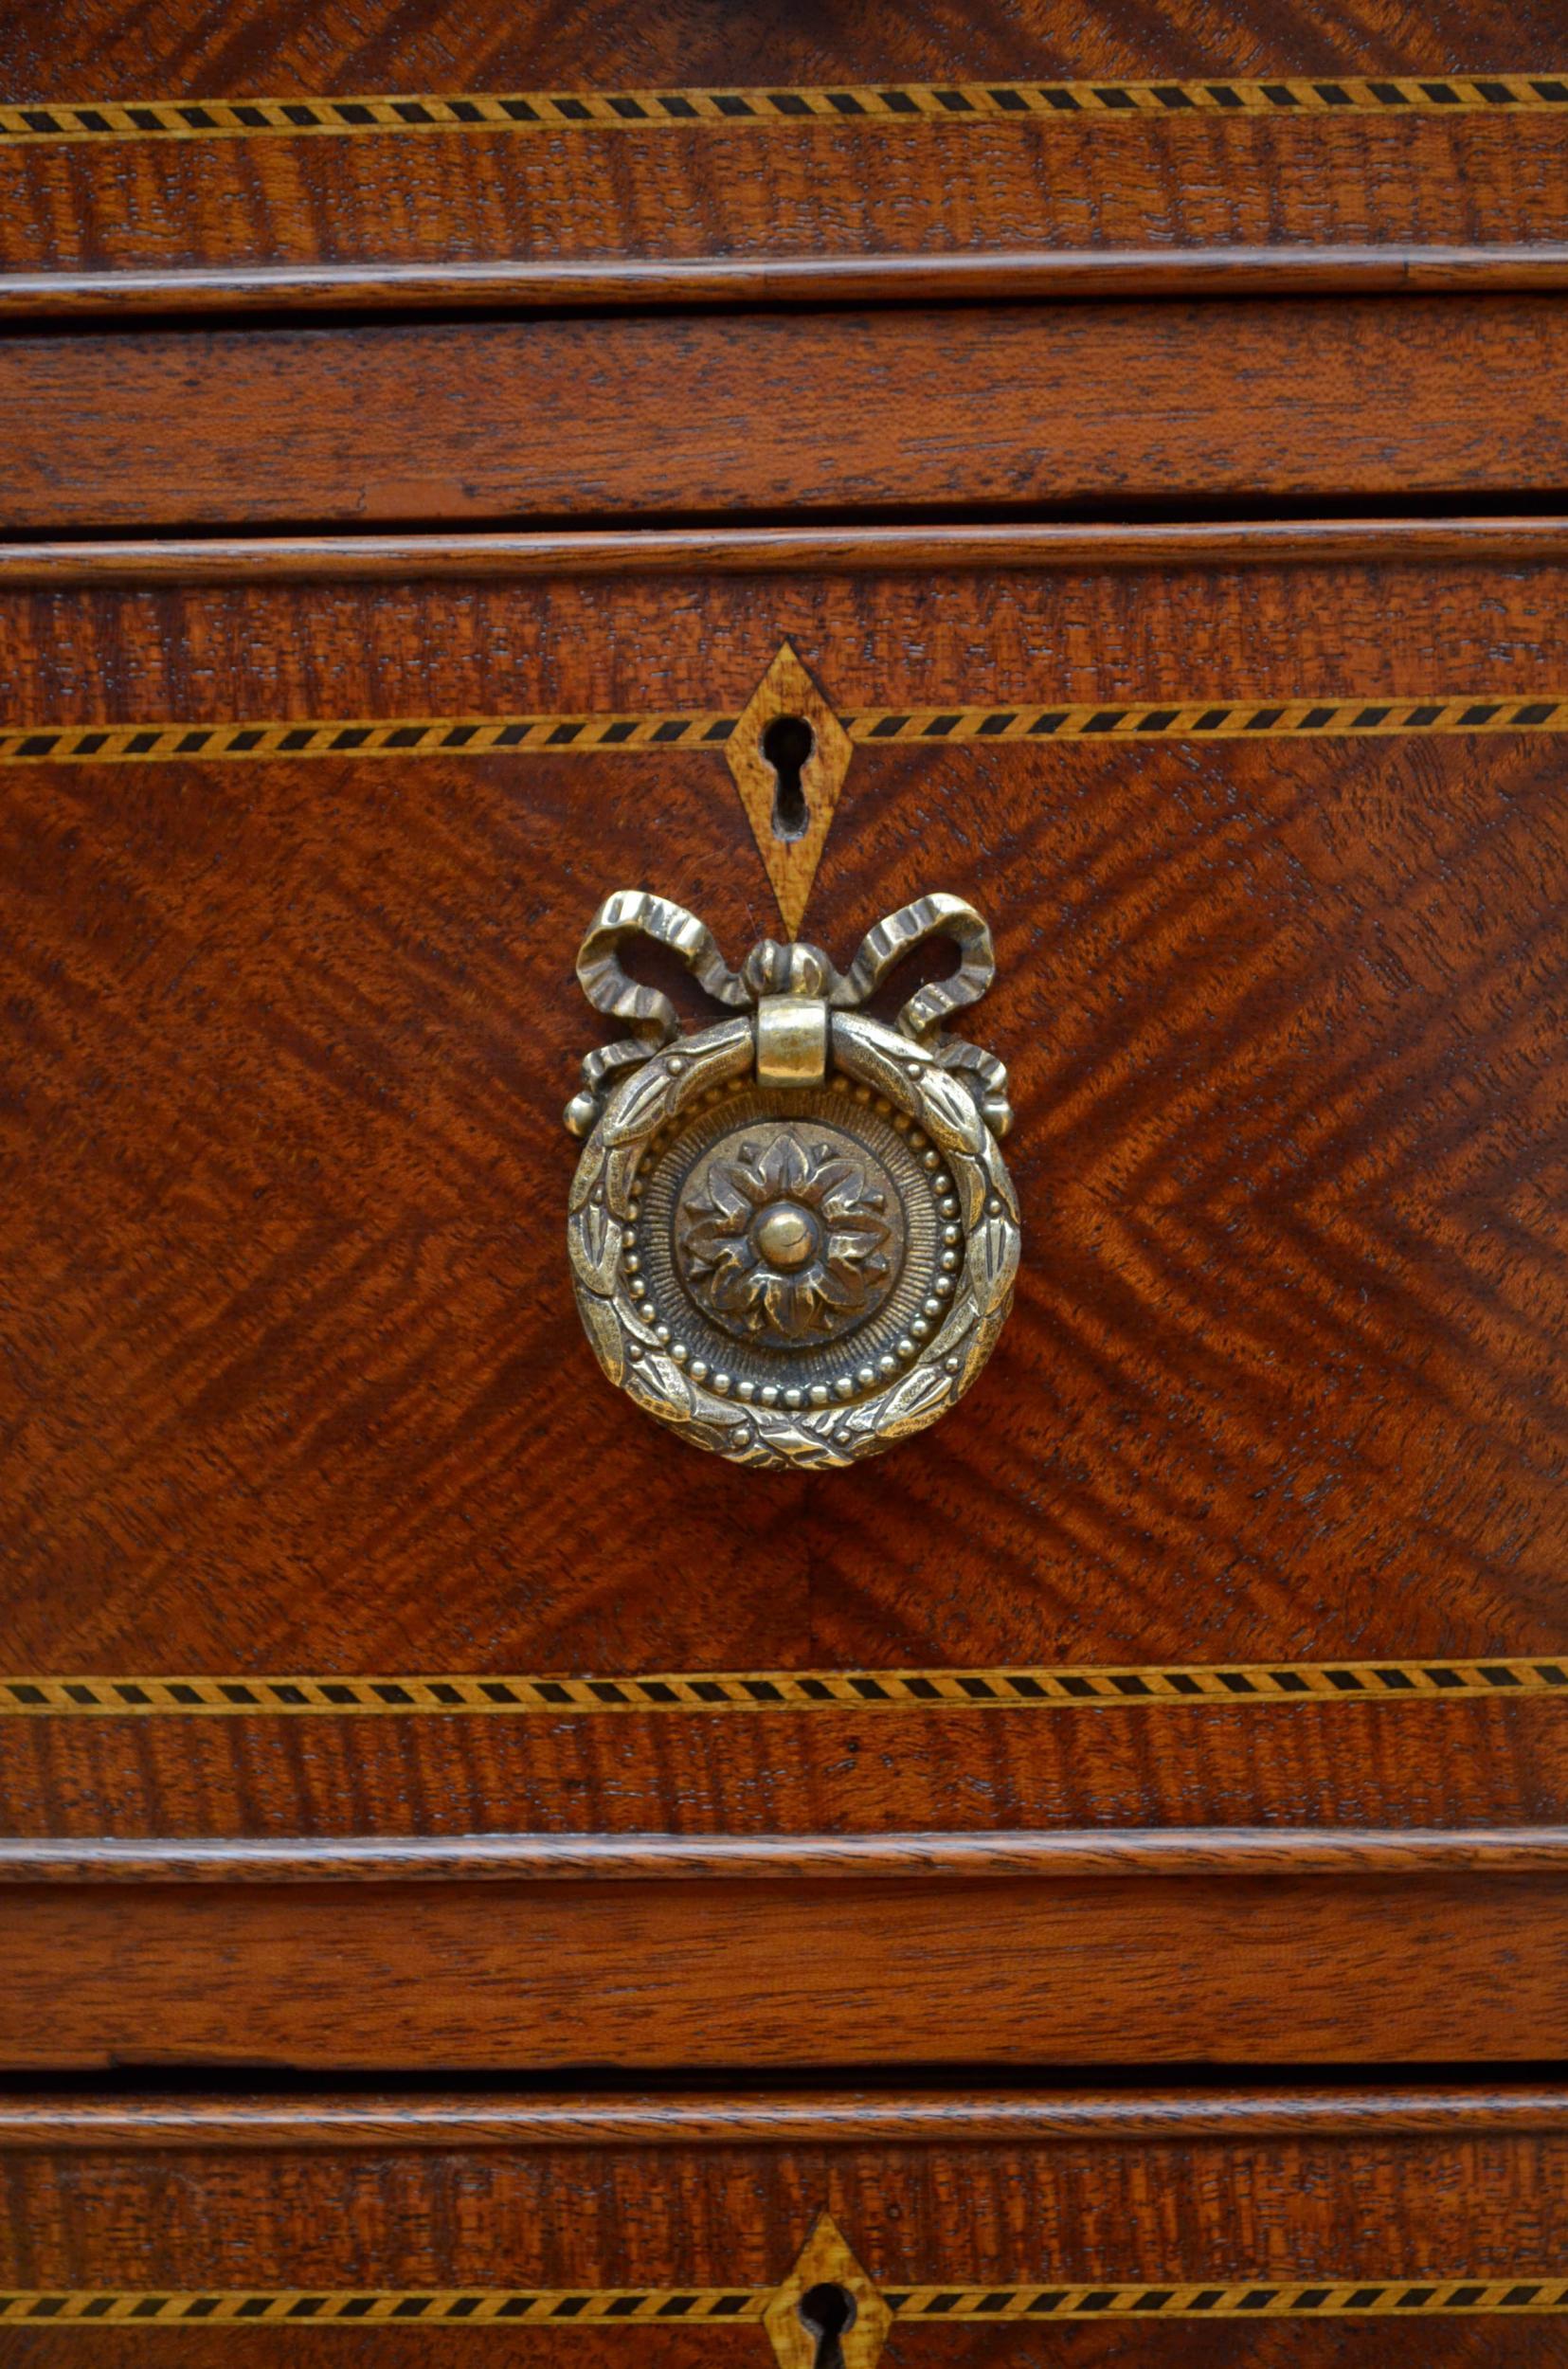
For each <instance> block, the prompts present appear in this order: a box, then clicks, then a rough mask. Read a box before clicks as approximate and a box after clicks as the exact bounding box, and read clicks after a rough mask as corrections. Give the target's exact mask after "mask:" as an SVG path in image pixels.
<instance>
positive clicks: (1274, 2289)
mask: <svg viewBox="0 0 1568 2369" xmlns="http://www.w3.org/2000/svg"><path fill="white" fill-rule="evenodd" d="M773 2291H774V2290H773V2289H772V2288H744V2287H719V2288H712V2287H710V2288H570V2289H560V2288H552V2289H533V2288H519V2289H515V2290H509V2289H506V2288H500V2289H493V2288H421V2289H415V2290H405V2289H400V2288H352V2289H350V2290H346V2291H332V2290H323V2289H321V2288H316V2289H315V2290H314V2291H308V2290H304V2289H297V2288H244V2289H238V2290H234V2289H216V2288H209V2289H207V2291H205V2292H171V2291H170V2290H168V2289H163V2290H154V2291H149V2292H140V2291H135V2290H117V2289H113V2288H92V2289H75V2290H69V2291H65V2290H61V2289H56V2290H54V2291H53V2292H45V2291H40V2290H29V2291H25V2292H20V2293H16V2292H13V2293H9V2294H0V2326H11V2327H14V2326H17V2325H19V2324H24V2323H26V2324H31V2325H34V2326H38V2325H53V2326H83V2325H86V2326H98V2327H101V2326H104V2325H109V2326H119V2327H123V2326H126V2325H131V2326H142V2327H145V2326H149V2325H155V2326H158V2327H203V2326H208V2325H211V2324H213V2323H215V2322H216V2323H226V2324H231V2325H232V2324H239V2325H242V2326H243V2325H246V2324H250V2325H254V2324H257V2323H258V2322H261V2323H263V2324H271V2325H274V2326H276V2325H277V2324H279V2322H280V2321H281V2322H286V2323H287V2324H289V2325H290V2326H294V2327H298V2326H312V2325H315V2326H319V2325H321V2324H331V2323H334V2322H335V2323H342V2322H345V2321H348V2322H351V2323H353V2322H359V2323H369V2324H371V2325H376V2324H386V2323H387V2322H388V2321H391V2322H403V2323H406V2322H409V2321H418V2322H421V2323H423V2324H425V2325H428V2324H431V2323H432V2322H440V2323H442V2324H454V2323H455V2324H460V2325H466V2326H470V2327H473V2326H481V2327H482V2326H486V2325H494V2324H496V2323H499V2324H502V2325H505V2324H508V2323H512V2324H516V2323H518V2322H524V2323H528V2324H532V2325H535V2326H537V2325H538V2324H540V2323H541V2322H546V2323H549V2324H550V2325H551V2326H554V2327H584V2326H594V2325H599V2326H603V2325H604V2324H606V2323H607V2324H617V2323H622V2324H624V2323H633V2324H639V2323H640V2324H646V2323H647V2322H648V2321H651V2320H657V2321H662V2322H669V2321H674V2320H678V2321H686V2322H692V2321H709V2322H712V2321H721V2322H722V2321H736V2320H740V2321H753V2320H760V2319H762V2317H763V2316H764V2314H765V2312H766V2309H767V2306H768V2304H769V2303H770V2301H771V2300H772V2295H773ZM880 2291H881V2294H882V2299H883V2301H884V2302H885V2303H886V2305H887V2306H888V2308H889V2310H890V2311H891V2312H892V2316H893V2318H894V2319H895V2320H1072V2319H1138V2320H1144V2319H1159V2320H1186V2319H1203V2320H1228V2319H1286V2318H1297V2317H1311V2318H1314V2319H1346V2318H1376V2317H1380V2316H1383V2315H1387V2316H1389V2317H1396V2316H1410V2317H1415V2316H1417V2315H1420V2314H1434V2313H1462V2314H1467V2315H1469V2316H1472V2317H1476V2318H1486V2317H1493V2316H1496V2317H1509V2318H1512V2317H1515V2316H1523V2315H1524V2314H1527V2313H1541V2312H1563V2311H1568V2278H1562V2277H1559V2276H1552V2277H1544V2278H1528V2279H1489V2280H1488V2279H1465V2278H1448V2279H1371V2280H1356V2279H1314V2280H1310V2281H1307V2280H1292V2281H1289V2282H1283V2283H1282V2282H1280V2281H1277V2280H1246V2281H1240V2282H1234V2283H1230V2284H1227V2285H1224V2286H1218V2285H1212V2284H1211V2285H1207V2286H1205V2285H1201V2284H1199V2283H1197V2282H1194V2281H1184V2282H1179V2283H1173V2284H1167V2285H1165V2286H1156V2285H1153V2284H1151V2283H1147V2282H1144V2283H1141V2284H1139V2285H1136V2286H1129V2285H1111V2286H1099V2287H1085V2286H1077V2287H1011V2288H996V2287H968V2288H964V2287H921V2288H884V2289H882V2290H880Z"/></svg>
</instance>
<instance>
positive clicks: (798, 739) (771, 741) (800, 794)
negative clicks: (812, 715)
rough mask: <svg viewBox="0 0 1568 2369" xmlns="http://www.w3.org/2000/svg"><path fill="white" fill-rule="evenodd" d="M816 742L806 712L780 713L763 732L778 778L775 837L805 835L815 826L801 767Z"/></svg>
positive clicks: (801, 837) (775, 799) (774, 800)
mask: <svg viewBox="0 0 1568 2369" xmlns="http://www.w3.org/2000/svg"><path fill="white" fill-rule="evenodd" d="M816 746H817V736H816V734H815V733H814V732H813V731H812V729H811V726H810V725H809V724H808V723H807V722H806V720H805V717H804V716H803V715H776V716H775V717H774V718H773V721H772V723H771V724H769V726H768V727H767V730H766V732H764V734H763V739H762V750H763V755H764V756H765V757H766V759H767V762H768V764H769V765H770V766H771V767H772V768H773V771H774V773H775V775H776V776H777V779H778V787H777V788H776V789H775V790H774V792H773V836H774V838H775V839H803V838H804V837H805V835H806V832H807V831H808V830H809V829H810V827H811V809H810V807H809V806H808V805H806V802H805V791H804V789H803V788H802V784H801V769H802V767H803V766H804V765H805V763H806V761H807V759H808V758H809V757H810V755H811V752H812V750H813V749H814V748H815V747H816Z"/></svg>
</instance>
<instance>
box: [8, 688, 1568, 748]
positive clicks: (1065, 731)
mask: <svg viewBox="0 0 1568 2369" xmlns="http://www.w3.org/2000/svg"><path fill="white" fill-rule="evenodd" d="M739 720H740V719H739V716H738V715H731V714H719V713H715V712H714V711H712V710H701V711H698V712H694V713H686V714H655V715H445V716H441V715H438V716H384V717H358V718H351V717H345V718H343V719H341V720H337V721H322V720H315V721H303V720H301V721H299V722H294V723H264V722H256V723H243V722H227V723H210V724H197V723H161V724H49V725H14V726H10V727H7V728H4V729H0V764H5V765H19V764H20V765H26V764H32V765H122V764H138V763H139V764H168V763H169V762H170V761H171V760H179V759H182V758H189V759H198V760H200V762H201V763H203V764H210V763H211V762H213V761H214V760H216V759H225V760H226V759H243V758H250V759H257V758H269V759H274V758H279V757H349V758H359V757H415V756H470V757H478V756H494V755H513V754H516V755H528V756H591V755H599V754H603V753H604V752H605V751H606V750H618V749H631V750H649V749H713V750H719V749H722V748H723V746H724V744H725V742H726V741H727V740H728V739H729V738H730V734H731V733H732V732H734V730H735V728H736V725H737V724H738V722H739ZM839 721H840V722H841V723H842V725H843V727H844V730H845V731H846V732H848V734H849V736H850V739H851V740H852V741H855V742H856V743H857V744H859V745H861V746H864V747H869V748H876V747H879V746H883V745H886V744H887V743H890V742H893V741H898V742H905V741H918V742H922V743H934V742H943V743H951V742H955V741H981V742H986V741H1018V740H1022V741H1046V740H1052V741H1059V740H1103V739H1110V740H1134V741H1144V740H1151V739H1162V738H1163V739H1170V740H1182V739H1199V740H1213V739H1268V738H1271V737H1279V736H1282V735H1287V736H1289V737H1292V738H1300V739H1307V740H1313V739H1317V740H1321V739H1328V738H1344V737H1351V738H1355V737H1371V736H1375V735H1377V734H1393V733H1401V732H1568V694H1565V695H1563V696H1550V697H1545V698H1542V697H1532V698H1524V697H1522V696H1519V695H1518V694H1514V695H1512V696H1492V697H1487V696H1469V697H1465V698H1448V699H1335V698H1328V699H1310V698H1297V699H1275V700H1259V699H1251V700H1240V701H1237V700H1213V699H1189V700H1186V701H1170V700H1167V701H1164V702H1149V701H1140V702H1137V703H1134V704H1131V705H1127V704H1120V705H1118V704H1113V703H1110V702H1107V701H1100V702H1098V703H1085V704H1080V705H1077V706H1073V705H1071V704H1068V703H1064V702H1057V703H1056V704H1054V705H1049V706H1042V705H1037V704H1034V703H1029V704H1019V705H1016V706H1013V707H947V708H868V709H860V710H856V711H852V712H850V713H849V714H844V715H841V716H840V718H839Z"/></svg>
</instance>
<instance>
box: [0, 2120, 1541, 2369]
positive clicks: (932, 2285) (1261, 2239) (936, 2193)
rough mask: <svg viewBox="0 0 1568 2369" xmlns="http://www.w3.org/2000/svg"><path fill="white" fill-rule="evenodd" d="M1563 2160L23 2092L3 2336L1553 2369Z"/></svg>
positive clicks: (1388, 2147) (1109, 2129)
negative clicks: (839, 2332)
mask: <svg viewBox="0 0 1568 2369" xmlns="http://www.w3.org/2000/svg"><path fill="white" fill-rule="evenodd" d="M1565 2150H1568V2105H1565V2102H1564V2099H1563V2097H1562V2094H1561V2092H1560V2091H1559V2090H1556V2089H1541V2088H1539V2087H1537V2088H1523V2087H1519V2088H1513V2089H1506V2088H1504V2089H1495V2090H1492V2091H1489V2092H1484V2091H1477V2090H1473V2089H1471V2090H1466V2089H1416V2088H1406V2089H1379V2088H1371V2089H1365V2090H1355V2089H1351V2090H1344V2089H1340V2090H1334V2089H1316V2090H1312V2089H1299V2088H1297V2089H1277V2088H1274V2089H1254V2090H1251V2091H1247V2090H1239V2089H1237V2090H1232V2091H1226V2092H1221V2093H1214V2092H1211V2093H1209V2094H1207V2095H1204V2094H1201V2093H1199V2094H1198V2095H1196V2096H1183V2095H1182V2094H1181V2093H1180V2092H1173V2093H1167V2094H1162V2093H1158V2092H1145V2093H1139V2092H1137V2091H1135V2090H1128V2091H1125V2092H1113V2093H1105V2094H1095V2093H1091V2092H1083V2093H1075V2092H1062V2093H1058V2094H1055V2095H1052V2094H1049V2093H1045V2094H1034V2093H1028V2092H1024V2093H1012V2094H1008V2093H1000V2094H997V2095H988V2094H987V2093H985V2092H983V2091H978V2092H977V2091H972V2090H971V2091H970V2092H968V2093H967V2094H963V2095H959V2094H954V2093H949V2092H928V2093H914V2092H906V2093H904V2094H902V2095H900V2094H898V2093H896V2092H892V2093H888V2094H884V2095H878V2094H860V2095H853V2094H844V2093H836V2094H824V2095H813V2094H795V2095H784V2094H774V2095H767V2094H755V2093H753V2094H747V2093H744V2092H743V2093H738V2094H718V2095H709V2096H694V2095H686V2096H682V2095H671V2096H666V2097H663V2098H659V2097H648V2096H639V2095H636V2094H635V2093H634V2094H629V2095H622V2096H615V2095H608V2096H605V2095H601V2096H598V2097H594V2096H571V2095H568V2094H562V2095H558V2096H555V2097H535V2098H532V2099H529V2098H527V2097H521V2098H519V2097H516V2096H506V2095H499V2094H497V2095H489V2096H487V2095H485V2094H484V2093H482V2092H478V2093H472V2092H471V2093H469V2094H467V2095H451V2094H448V2095H442V2094H440V2093H429V2094H422V2093H414V2094H412V2095H403V2096H378V2095H375V2094H369V2095H365V2094H361V2095H358V2096H355V2095H351V2094H344V2095H338V2096H333V2095H323V2096H318V2097H316V2098H315V2099H310V2100H297V2101H294V2102H291V2101H290V2100H288V2099H287V2098H286V2097H282V2096H272V2097H268V2096H266V2095H265V2094H264V2093H262V2094H259V2095H255V2096H241V2097H238V2098H231V2099H229V2100H227V2101H223V2100H218V2099H211V2100H203V2099H201V2098H199V2097H185V2098H170V2097H164V2098H160V2097H159V2096H157V2095H156V2094H155V2093H153V2094H152V2095H147V2096H143V2097H141V2098H139V2099H137V2100H135V2101H134V2102H117V2101H116V2100H115V2099H113V2098H112V2097H99V2098H95V2097H93V2096H92V2095H91V2094H90V2093H89V2094H83V2095H75V2094H71V2093H67V2092H59V2091H57V2092H55V2093H54V2094H53V2095H52V2096H50V2097H47V2098H34V2099H30V2100H29V2099H27V2097H25V2096H21V2095H13V2096H9V2097H7V2098H5V2099H3V2100H0V2152H3V2153H4V2155H5V2159H6V2176H7V2182H8V2191H9V2197H10V2199H11V2201H12V2204H13V2206H14V2207H15V2208H16V2209H15V2210H14V2211H13V2212H12V2213H11V2214H10V2215H9V2217H8V2220H7V2222H6V2223H5V2225H4V2235H3V2237H0V2245H3V2247H4V2252H3V2254H0V2342H3V2343H4V2347H5V2358H6V2360H8V2361H16V2362H19V2363H26V2364H27V2365H28V2369H35V2365H36V2364H40V2363H44V2362H49V2363H53V2362H55V2361H64V2360H75V2359H77V2358H78V2357H79V2355H80V2349H81V2345H82V2343H83V2342H84V2340H85V2339H86V2338H87V2337H88V2336H89V2335H94V2336H95V2337H96V2343H95V2346H94V2350H95V2353H101V2352H102V2350H103V2349H104V2347H105V2345H106V2344H113V2343H114V2342H116V2337H115V2333H114V2331H116V2330H120V2329H124V2328H125V2327H126V2326H127V2324H129V2325H130V2326H131V2327H134V2329H135V2347H136V2359H137V2360H145V2361H146V2362H148V2363H149V2364H150V2365H151V2369H158V2364H160V2363H161V2362H163V2361H164V2360H166V2359H167V2360H170V2361H175V2360H178V2361H181V2362H188V2361H191V2360H195V2361H197V2362H199V2363H206V2362H207V2361H208V2360H214V2361H215V2360H220V2359H226V2358H227V2357H228V2355H227V2354H226V2353H225V2346H231V2345H232V2343H233V2342H234V2337H235V2331H236V2329H237V2328H238V2327H243V2328H244V2329H245V2337H244V2342H245V2343H246V2345H247V2347H248V2349H249V2355H250V2357H251V2358H253V2359H255V2360H257V2361H258V2362H261V2363H264V2364H269V2365H270V2364H271V2363H273V2362H287V2363H289V2364H290V2365H291V2369H294V2365H295V2364H305V2363H310V2362H316V2361H320V2362H322V2363H333V2364H336V2363H358V2362H360V2361H369V2360H377V2361H385V2360H391V2361H394V2362H396V2361H401V2360H408V2361H415V2362H425V2361H430V2362H440V2363H442V2364H445V2363H447V2362H449V2361H450V2362H453V2363H457V2362H461V2361H465V2360H469V2359H471V2358H474V2357H482V2358H484V2359H486V2360H489V2359H490V2358H492V2357H493V2356H494V2355H496V2353H497V2351H500V2350H504V2353H505V2357H506V2358H507V2359H509V2360H511V2359H526V2360H540V2361H543V2362H548V2363H551V2364H554V2363H559V2364H561V2369H570V2365H571V2364H576V2363H580V2362H582V2363H589V2362H591V2363H598V2362H600V2361H609V2360H615V2361H617V2362H622V2361H625V2362H630V2361H634V2360H638V2359H641V2358H649V2359H657V2360H659V2361H661V2362H667V2361H671V2360H678V2361H681V2362H685V2361H691V2362H692V2363H694V2364H702V2363H710V2362H711V2363H712V2364H713V2369H718V2365H719V2364H720V2363H730V2362H735V2363H745V2362H748V2361H749V2362H766V2361H770V2360H773V2359H774V2358H775V2357H776V2356H775V2353H774V2351H773V2348H772V2344H771V2342H770V2336H771V2333H772V2330H773V2328H774V2326H775V2325H776V2315H777V2313H778V2311H779V2309H780V2306H781V2304H782V2306H783V2307H784V2310H785V2311H786V2312H789V2311H790V2310H791V2309H792V2306H794V2304H795V2303H796V2302H797V2301H798V2299H799V2297H800V2294H801V2280H802V2276H804V2277H805V2278H807V2279H809V2280H811V2281H812V2282H813V2283H814V2284H815V2283H818V2282H821V2283H825V2284H829V2285H832V2284H835V2283H837V2284H838V2286H839V2288H840V2291H847V2292H848V2293H849V2295H850V2296H851V2298H852V2299H853V2301H854V2303H855V2305H856V2318H855V2322H854V2324H853V2325H852V2328H851V2330H850V2332H849V2334H848V2335H846V2336H845V2337H844V2339H843V2340H842V2341H843V2344H844V2352H845V2358H846V2361H847V2362H848V2363H850V2364H852V2365H853V2364H858V2363H860V2362H866V2363H867V2364H868V2369H869V2364H870V2363H871V2362H873V2361H874V2360H875V2358H876V2353H877V2346H876V2343H875V2342H874V2337H873V2335H872V2331H873V2330H875V2331H876V2333H879V2334H881V2335H882V2336H883V2338H884V2342H885V2358H886V2359H887V2360H889V2361H890V2362H898V2363H910V2364H913V2369H919V2364H920V2363H922V2362H923V2361H925V2360H931V2361H933V2362H935V2361H951V2362H964V2363H967V2362H969V2361H976V2362H979V2361H990V2360H999V2359H1005V2360H1016V2359H1018V2358H1020V2357H1022V2358H1027V2359H1036V2358H1037V2359H1040V2360H1067V2361H1086V2362H1087V2361H1090V2360H1104V2359H1105V2358H1106V2357H1107V2355H1106V2351H1105V2347H1106V2344H1107V2342H1113V2343H1114V2344H1115V2345H1116V2347H1117V2353H1116V2357H1117V2358H1118V2359H1124V2360H1136V2361H1144V2360H1147V2361H1148V2362H1150V2363H1171V2362H1178V2361H1180V2362H1185V2361H1188V2360H1193V2361H1197V2360H1202V2361H1205V2362H1214V2361H1220V2362H1227V2363H1229V2362H1235V2363H1247V2364H1253V2363H1257V2362H1273V2361H1284V2360H1289V2361H1291V2362H1311V2363H1317V2362H1320V2361H1321V2362H1324V2363H1327V2362H1333V2363H1336V2364H1338V2363H1351V2364H1357V2363H1361V2362H1367V2363H1371V2362H1373V2361H1376V2362H1377V2363H1379V2369H1382V2365H1383V2364H1388V2363H1400V2362H1405V2361H1409V2362H1411V2363H1415V2362H1422V2363H1430V2362H1449V2361H1453V2362H1458V2361H1461V2360H1464V2361H1470V2360H1478V2359H1481V2358H1483V2357H1486V2358H1490V2359H1493V2360H1497V2359H1503V2358H1505V2359H1506V2360H1509V2361H1510V2362H1513V2361H1518V2362H1521V2363H1525V2362H1527V2363H1530V2364H1532V2365H1533V2364H1535V2363H1537V2362H1540V2363H1546V2362H1548V2361H1556V2360H1559V2359H1560V2358H1561V2342H1562V2330H1563V2316H1564V2314H1565V2313H1568V2279H1565V2277H1564V2275H1563V2271H1564V2258H1565V2257H1564V2241H1565V2238H1568V2228H1565V2225H1564V2218H1563V2185H1564V2183H1563V2175H1564V2171H1565V2170H1568V2160H1565ZM820 2307H821V2306H820V2304H819V2306H818V2308H819V2309H820ZM1107 2321H1109V2322H1111V2323H1112V2324H1113V2326H1114V2329H1115V2334H1114V2337H1110V2336H1109V2334H1108V2329H1107V2327H1106V2322H1107ZM118 2341H119V2342H126V2341H127V2340H126V2338H125V2337H123V2336H121V2337H120V2338H119V2339H118ZM780 2357H781V2358H787V2356H780ZM814 2357H818V2356H816V2354H815V2348H814V2347H813V2346H812V2345H811V2344H810V2343H809V2342H808V2343H807V2346H806V2349H805V2352H804V2355H803V2358H804V2359H805V2360H807V2361H809V2360H812V2359H813V2358H814Z"/></svg>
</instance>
